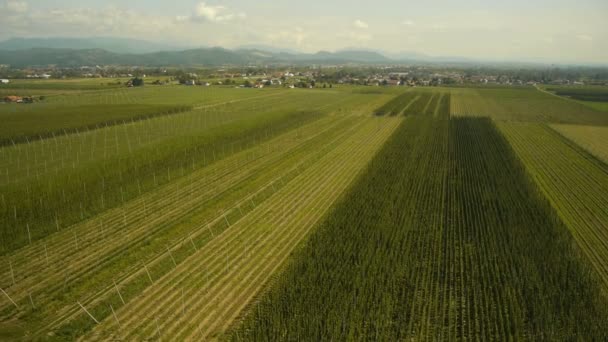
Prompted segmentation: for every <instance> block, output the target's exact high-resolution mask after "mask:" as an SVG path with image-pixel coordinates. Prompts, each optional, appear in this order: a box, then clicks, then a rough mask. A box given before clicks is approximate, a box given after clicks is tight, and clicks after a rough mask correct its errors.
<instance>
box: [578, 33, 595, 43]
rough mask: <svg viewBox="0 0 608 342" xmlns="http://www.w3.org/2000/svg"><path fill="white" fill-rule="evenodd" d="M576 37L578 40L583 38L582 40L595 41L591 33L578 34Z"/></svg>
mask: <svg viewBox="0 0 608 342" xmlns="http://www.w3.org/2000/svg"><path fill="white" fill-rule="evenodd" d="M576 38H577V39H578V40H582V41H584V42H590V41H593V37H591V36H590V35H588V34H579V35H578V36H576Z"/></svg>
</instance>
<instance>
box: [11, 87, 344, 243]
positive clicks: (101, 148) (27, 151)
mask: <svg viewBox="0 0 608 342" xmlns="http://www.w3.org/2000/svg"><path fill="white" fill-rule="evenodd" d="M349 99H351V97H348V96H345V97H344V98H341V97H337V96H335V95H331V94H322V95H320V96H315V97H313V96H302V95H301V94H295V95H291V96H282V97H280V98H277V99H275V100H274V101H273V104H274V105H273V106H272V107H268V106H265V105H264V103H265V100H252V101H253V102H249V103H239V104H231V105H224V106H220V107H218V108H212V109H201V110H199V111H196V112H191V113H182V114H178V115H173V116H171V117H162V118H156V119H152V120H145V121H140V122H135V123H129V124H124V125H119V126H114V127H108V128H104V129H99V130H94V131H90V132H86V133H80V134H76V135H69V136H65V137H59V138H56V139H45V140H42V141H37V142H34V143H31V144H22V145H17V146H15V147H10V148H3V149H0V157H1V159H0V160H2V162H1V165H0V170H1V171H0V174H2V176H0V183H1V185H0V194H1V202H0V228H1V229H0V254H1V253H6V252H8V251H11V250H14V249H16V248H19V247H21V246H24V245H27V244H29V243H31V242H32V241H36V240H37V239H39V238H41V237H44V236H47V235H49V234H51V233H53V232H56V231H57V230H60V229H62V228H64V227H66V226H69V225H71V224H74V223H76V222H80V221H82V220H84V219H87V218H89V217H93V216H94V215H95V214H97V213H100V212H103V211H105V210H108V209H110V208H113V207H115V206H117V205H121V204H123V203H125V202H126V201H128V200H130V199H132V198H135V197H136V196H139V195H141V194H142V193H145V192H147V191H149V190H151V189H154V188H155V187H157V186H159V185H162V184H165V183H167V182H170V181H171V180H172V179H176V178H177V177H180V176H183V175H186V174H188V173H189V172H191V171H193V170H196V169H198V168H200V167H203V166H206V165H210V164H212V163H214V162H216V161H217V160H219V159H222V158H225V157H227V156H229V155H232V154H234V153H236V152H238V151H241V150H243V149H246V148H248V147H251V146H255V145H256V144H259V143H260V142H264V141H267V140H268V139H270V138H272V137H274V136H277V135H279V134H281V133H282V132H286V131H289V130H291V129H294V128H297V127H299V126H301V125H303V124H305V123H307V122H311V121H313V120H316V119H319V118H320V117H321V116H322V114H323V113H327V112H330V111H331V110H332V109H333V108H338V107H339V106H342V105H343V104H344V103H345V101H349ZM314 101H318V102H316V108H315V107H314V106H313V104H314ZM304 103H306V104H307V107H308V108H311V110H310V111H299V110H296V109H295V108H296V107H298V106H304ZM248 108H252V109H251V110H252V111H253V112H252V113H250V112H249V110H248Z"/></svg>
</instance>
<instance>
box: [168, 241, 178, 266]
mask: <svg viewBox="0 0 608 342" xmlns="http://www.w3.org/2000/svg"><path fill="white" fill-rule="evenodd" d="M167 253H169V256H170V257H171V260H173V265H175V267H177V262H175V258H174V257H173V254H171V250H170V249H169V246H167Z"/></svg>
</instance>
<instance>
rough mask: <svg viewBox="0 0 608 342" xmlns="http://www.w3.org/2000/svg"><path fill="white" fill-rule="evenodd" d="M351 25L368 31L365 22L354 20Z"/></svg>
mask: <svg viewBox="0 0 608 342" xmlns="http://www.w3.org/2000/svg"><path fill="white" fill-rule="evenodd" d="M353 25H354V26H355V27H356V28H360V29H368V28H369V24H368V23H366V22H365V21H362V20H359V19H357V20H355V22H354V23H353Z"/></svg>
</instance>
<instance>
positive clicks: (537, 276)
mask: <svg viewBox="0 0 608 342" xmlns="http://www.w3.org/2000/svg"><path fill="white" fill-rule="evenodd" d="M526 146H529V147H530V148H537V146H538V145H537V144H534V143H526ZM603 203H606V202H605V201H604V202H603ZM603 222H607V221H605V220H604V221H603ZM577 248H578V247H577V245H576V244H575V243H574V241H573V239H572V237H571V235H570V234H569V232H568V230H567V228H566V227H565V226H564V225H563V224H562V223H561V221H560V219H559V218H558V216H557V214H556V213H555V212H554V210H553V209H552V207H551V205H550V204H549V203H548V202H547V200H546V199H545V198H544V197H543V195H542V193H541V192H540V191H539V190H538V188H537V187H536V186H535V184H534V182H533V181H532V180H531V179H530V178H529V176H528V174H527V173H526V170H525V168H524V167H523V165H522V164H521V163H520V161H519V159H518V158H517V156H516V155H515V153H514V152H513V150H512V148H511V147H510V146H509V144H508V142H507V141H506V140H505V139H504V138H503V137H502V136H501V134H500V133H499V131H498V130H497V129H496V128H495V126H494V124H493V123H492V122H491V121H490V120H489V119H476V118H453V119H451V120H447V119H445V118H444V119H439V120H438V119H432V118H430V117H428V116H424V117H420V116H413V117H408V118H406V120H405V122H404V124H403V125H402V126H400V128H399V129H398V130H397V131H396V132H395V134H394V135H393V136H392V137H391V139H390V140H389V141H388V142H387V144H386V145H385V147H384V148H383V149H382V150H381V151H380V152H379V154H378V155H377V156H376V157H375V158H374V159H373V161H372V162H371V164H370V166H369V169H368V170H367V172H366V173H365V174H364V175H363V176H362V177H361V178H360V180H359V182H358V183H357V185H356V186H355V187H354V188H353V189H352V191H351V192H350V195H349V196H347V197H346V198H345V199H344V200H343V202H342V203H341V204H340V205H338V206H337V207H336V208H335V210H334V211H333V212H332V213H331V215H329V216H328V217H327V218H326V219H325V221H324V222H323V223H322V224H321V226H320V227H319V228H318V230H317V231H316V232H315V233H314V234H313V235H312V236H311V238H310V239H309V240H308V242H307V243H306V245H305V246H304V248H303V249H302V250H301V251H299V252H298V253H297V254H296V255H294V257H293V259H292V261H291V263H290V264H289V266H288V267H287V269H286V270H285V271H284V272H283V273H282V274H280V275H279V276H278V278H277V280H276V282H275V283H274V284H273V286H272V287H271V288H270V289H269V290H268V291H267V292H266V293H265V294H264V295H263V296H262V297H261V298H260V300H259V302H258V303H257V304H256V305H255V306H253V307H252V308H251V310H249V314H248V315H247V316H246V317H245V318H244V321H243V322H242V323H241V324H240V325H238V326H236V327H235V328H234V329H233V332H232V334H231V337H232V339H234V340H246V341H249V340H255V341H274V340H296V341H297V340H310V341H322V340H387V341H397V340H409V339H429V340H430V339H433V340H456V339H481V340H509V339H514V340H522V339H528V340H547V339H548V340H572V339H583V340H604V339H606V338H607V337H608V326H607V325H606V324H605V323H606V322H607V321H608V302H607V301H606V298H605V297H604V296H603V294H602V292H601V287H600V285H599V280H597V279H596V278H594V274H593V272H590V271H589V268H588V267H587V266H586V264H585V262H584V260H581V259H579V258H581V256H580V253H579V251H578V250H577ZM604 260H607V259H604Z"/></svg>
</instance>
